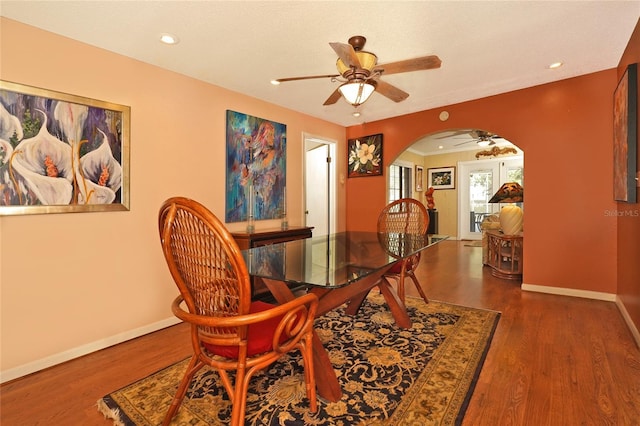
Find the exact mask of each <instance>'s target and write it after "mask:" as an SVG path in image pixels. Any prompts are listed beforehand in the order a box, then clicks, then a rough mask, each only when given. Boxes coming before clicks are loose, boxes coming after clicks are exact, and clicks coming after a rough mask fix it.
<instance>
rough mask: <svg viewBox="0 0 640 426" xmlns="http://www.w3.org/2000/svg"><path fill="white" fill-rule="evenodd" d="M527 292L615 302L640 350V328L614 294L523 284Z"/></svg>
mask: <svg viewBox="0 0 640 426" xmlns="http://www.w3.org/2000/svg"><path fill="white" fill-rule="evenodd" d="M521 288H522V289H523V290H525V291H532V292H536V293H547V294H557V295H560V296H570V297H583V298H586V299H596V300H603V301H606V302H614V303H615V304H616V306H617V307H618V310H619V311H620V314H621V315H622V318H624V322H625V323H626V324H627V327H629V331H631V334H632V335H633V339H634V340H635V342H636V345H638V348H640V331H638V327H637V326H636V325H635V324H634V323H633V320H632V319H631V316H630V315H629V312H627V309H626V308H625V307H624V304H623V303H622V300H621V299H620V297H618V295H617V294H612V293H601V292H598V291H587V290H576V289H572V288H561V287H547V286H543V285H533V284H522V287H521Z"/></svg>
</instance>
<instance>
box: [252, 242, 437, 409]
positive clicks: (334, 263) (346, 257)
mask: <svg viewBox="0 0 640 426" xmlns="http://www.w3.org/2000/svg"><path fill="white" fill-rule="evenodd" d="M445 239H447V237H446V236H442V235H415V234H397V233H378V232H341V233H337V234H331V235H325V236H316V237H311V238H306V239H302V240H294V241H288V242H284V243H277V244H271V245H265V246H260V247H254V248H250V249H247V250H243V252H242V254H243V256H244V259H245V263H246V265H247V269H248V271H249V274H250V275H251V276H252V277H253V278H254V279H255V280H258V281H261V282H262V283H263V284H264V285H265V286H266V287H267V288H268V289H269V291H270V292H271V294H272V295H273V297H274V298H275V300H276V301H277V302H279V303H285V302H287V301H289V300H292V299H293V298H295V297H296V293H297V292H298V291H300V289H306V292H308V293H313V294H315V295H316V296H317V297H318V308H317V311H316V315H323V314H324V313H326V312H329V311H331V310H333V309H336V308H338V307H340V306H345V313H346V314H348V315H355V314H357V312H358V310H359V309H360V306H361V304H362V303H363V301H364V299H365V298H366V297H367V294H369V292H370V291H371V290H372V289H373V288H374V287H378V289H379V290H380V293H381V294H382V295H383V297H384V299H385V301H386V304H387V307H388V309H389V310H390V311H391V314H392V315H393V317H394V319H395V322H396V325H397V326H398V327H402V328H410V327H411V319H410V317H409V315H408V312H407V310H406V307H405V306H404V303H403V301H402V299H401V298H399V297H398V294H397V292H396V291H395V289H394V288H393V287H392V286H391V285H390V284H389V282H388V281H387V280H386V278H385V276H384V274H385V273H386V272H387V271H388V270H389V269H390V268H391V267H392V266H393V265H394V264H395V263H396V262H404V261H406V260H407V259H409V258H410V257H411V256H412V255H415V254H417V253H420V252H421V251H422V250H425V249H427V248H428V247H431V246H433V245H434V244H437V243H438V242H440V241H443V240H445ZM313 363H314V375H315V379H316V386H317V388H318V394H319V395H320V396H321V397H323V398H325V399H326V400H328V401H332V402H335V401H338V400H340V398H341V395H342V390H341V389H340V386H339V383H338V379H337V377H336V374H335V371H334V367H333V366H332V364H331V360H330V358H329V355H328V354H327V352H326V351H325V349H324V347H323V345H322V342H321V341H320V339H319V337H318V336H317V334H316V333H315V332H314V337H313Z"/></svg>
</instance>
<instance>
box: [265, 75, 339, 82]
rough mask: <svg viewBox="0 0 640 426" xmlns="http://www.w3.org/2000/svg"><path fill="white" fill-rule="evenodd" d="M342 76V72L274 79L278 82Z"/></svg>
mask: <svg viewBox="0 0 640 426" xmlns="http://www.w3.org/2000/svg"><path fill="white" fill-rule="evenodd" d="M336 77H340V74H326V75H310V76H307V77H288V78H278V79H276V80H274V81H277V82H278V83H285V82H287V81H296V80H311V79H314V78H336Z"/></svg>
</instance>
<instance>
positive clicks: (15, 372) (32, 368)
mask: <svg viewBox="0 0 640 426" xmlns="http://www.w3.org/2000/svg"><path fill="white" fill-rule="evenodd" d="M179 322H181V321H180V319H178V318H176V317H171V318H167V319H164V320H161V321H158V322H155V323H152V324H148V325H145V326H142V327H139V328H136V329H133V330H129V331H125V332H123V333H119V334H116V335H115V336H111V337H108V338H106V339H101V340H97V341H95V342H92V343H87V344H86V345H82V346H78V347H76V348H72V349H69V350H66V351H64V352H60V353H57V354H54V355H50V356H48V357H45V358H41V359H38V360H36V361H32V362H29V363H27V364H23V365H20V366H18V367H15V368H11V369H9V370H5V371H2V372H0V383H4V382H7V381H9V380H14V379H17V378H19V377H22V376H26V375H27V374H31V373H35V372H36V371H40V370H43V369H45V368H48V367H52V366H54V365H57V364H61V363H63V362H66V361H69V360H72V359H74V358H79V357H81V356H84V355H87V354H90V353H92V352H96V351H99V350H101V349H105V348H108V347H109V346H113V345H117V344H118V343H122V342H125V341H127V340H131V339H135V338H136V337H140V336H143V335H145V334H149V333H152V332H154V331H158V330H161V329H163V328H167V327H170V326H172V325H175V324H178V323H179Z"/></svg>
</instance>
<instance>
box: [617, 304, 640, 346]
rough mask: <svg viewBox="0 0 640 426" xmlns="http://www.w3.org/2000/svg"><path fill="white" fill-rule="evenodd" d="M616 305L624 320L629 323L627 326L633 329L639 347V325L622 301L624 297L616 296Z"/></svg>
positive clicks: (630, 329) (632, 332)
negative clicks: (635, 322) (637, 325)
mask: <svg viewBox="0 0 640 426" xmlns="http://www.w3.org/2000/svg"><path fill="white" fill-rule="evenodd" d="M616 306H617V307H618V310H619V311H620V313H621V314H622V318H624V322H626V323H627V327H629V331H631V334H632V335H633V339H634V340H635V341H636V345H638V348H640V331H638V327H636V325H635V324H634V323H633V320H632V319H631V315H629V312H628V311H627V308H625V307H624V304H623V303H622V299H620V297H616Z"/></svg>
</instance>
